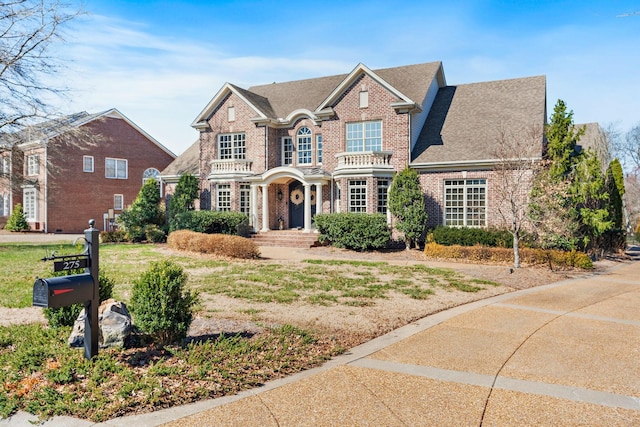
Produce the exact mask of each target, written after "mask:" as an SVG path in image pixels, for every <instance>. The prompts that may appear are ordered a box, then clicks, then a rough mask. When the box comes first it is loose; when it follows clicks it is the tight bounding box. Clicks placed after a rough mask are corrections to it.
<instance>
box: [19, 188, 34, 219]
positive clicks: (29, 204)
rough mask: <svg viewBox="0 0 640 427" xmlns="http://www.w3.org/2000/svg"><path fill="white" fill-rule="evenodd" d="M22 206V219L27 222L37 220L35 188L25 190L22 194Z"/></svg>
mask: <svg viewBox="0 0 640 427" xmlns="http://www.w3.org/2000/svg"><path fill="white" fill-rule="evenodd" d="M22 205H23V212H24V217H25V218H26V219H27V221H31V222H34V221H36V219H37V212H36V207H37V206H38V192H37V190H36V189H35V188H25V189H24V191H23V192H22Z"/></svg>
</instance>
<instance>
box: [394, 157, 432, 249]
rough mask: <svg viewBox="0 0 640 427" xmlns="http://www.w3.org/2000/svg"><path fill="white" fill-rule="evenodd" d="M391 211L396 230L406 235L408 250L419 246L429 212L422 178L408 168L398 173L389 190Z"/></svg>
mask: <svg viewBox="0 0 640 427" xmlns="http://www.w3.org/2000/svg"><path fill="white" fill-rule="evenodd" d="M389 211H390V212H391V214H392V215H393V216H395V217H396V219H397V222H396V228H397V229H398V231H400V232H402V233H403V234H404V238H405V242H406V243H407V249H408V248H411V247H413V246H414V245H415V244H417V242H418V240H419V239H420V238H421V237H422V235H423V234H424V232H425V230H426V227H427V212H426V210H425V204H424V195H423V194H422V188H421V187H420V177H419V175H418V172H416V171H415V170H414V169H411V168H409V167H406V168H405V169H404V170H403V171H401V172H399V173H396V174H395V176H394V177H393V181H392V182H391V188H390V189H389Z"/></svg>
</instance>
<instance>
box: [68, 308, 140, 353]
mask: <svg viewBox="0 0 640 427" xmlns="http://www.w3.org/2000/svg"><path fill="white" fill-rule="evenodd" d="M84 319H85V312H84V309H82V311H81V312H80V314H79V315H78V318H77V319H76V322H75V323H74V325H73V331H71V335H70V336H69V345H70V346H71V347H84ZM98 323H99V325H100V331H99V333H98V346H99V347H100V348H105V347H121V346H123V345H124V342H125V340H126V339H127V337H128V336H129V335H130V334H131V325H132V322H131V315H130V314H129V310H127V306H126V304H125V303H123V302H120V301H116V300H114V299H108V300H106V301H103V302H102V304H100V307H99V308H98Z"/></svg>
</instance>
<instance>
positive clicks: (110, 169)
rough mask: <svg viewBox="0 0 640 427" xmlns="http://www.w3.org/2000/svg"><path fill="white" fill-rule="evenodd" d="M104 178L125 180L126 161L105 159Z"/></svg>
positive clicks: (126, 173) (126, 175) (126, 174)
mask: <svg viewBox="0 0 640 427" xmlns="http://www.w3.org/2000/svg"><path fill="white" fill-rule="evenodd" d="M104 176H105V178H111V179H127V177H128V172H127V160H126V159H112V158H109V157H107V158H106V159H105V161H104Z"/></svg>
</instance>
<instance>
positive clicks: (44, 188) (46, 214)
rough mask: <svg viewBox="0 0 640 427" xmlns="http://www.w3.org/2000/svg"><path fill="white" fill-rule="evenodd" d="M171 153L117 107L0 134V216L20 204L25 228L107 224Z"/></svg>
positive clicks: (65, 229)
mask: <svg viewBox="0 0 640 427" xmlns="http://www.w3.org/2000/svg"><path fill="white" fill-rule="evenodd" d="M175 157H176V156H175V155H174V154H173V153H172V152H171V151H169V150H168V149H167V148H165V147H164V146H162V145H161V144H160V143H159V142H158V141H156V140H155V139H154V138H152V137H151V136H150V135H149V134H147V133H146V132H145V131H144V130H142V129H141V128H140V127H138V126H137V125H136V124H135V123H133V122H132V121H131V120H129V119H128V118H127V117H125V116H124V115H123V114H122V113H120V112H119V111H118V110H116V109H111V110H108V111H103V112H101V113H97V114H88V113H85V112H82V113H78V114H74V115H70V116H66V117H64V118H62V119H60V120H55V121H50V122H46V123H42V124H39V125H36V126H33V127H31V128H29V129H26V130H24V131H21V132H19V133H16V134H12V135H4V140H3V148H2V152H1V153H0V166H2V178H1V179H0V198H1V199H0V205H1V210H0V217H2V218H4V221H3V222H6V219H7V217H8V216H9V215H10V214H11V210H12V208H13V206H15V205H16V204H17V203H21V204H22V205H23V208H24V212H25V216H26V218H27V221H28V222H29V224H30V226H31V229H32V230H34V231H43V232H45V233H47V232H48V233H53V232H55V233H80V232H82V231H83V230H84V229H86V228H87V227H88V220H89V219H95V220H96V227H97V228H99V229H100V230H107V229H109V227H110V224H111V223H112V220H113V219H114V217H116V216H117V215H118V214H119V213H120V212H122V210H123V209H124V208H125V207H126V206H128V205H130V204H131V203H132V202H133V200H134V199H135V197H136V196H137V195H138V192H139V191H140V188H141V186H142V184H143V181H144V179H146V178H149V177H157V176H159V171H160V170H162V169H164V168H166V167H167V165H169V164H170V163H171V162H172V161H173V160H174V159H175Z"/></svg>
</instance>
